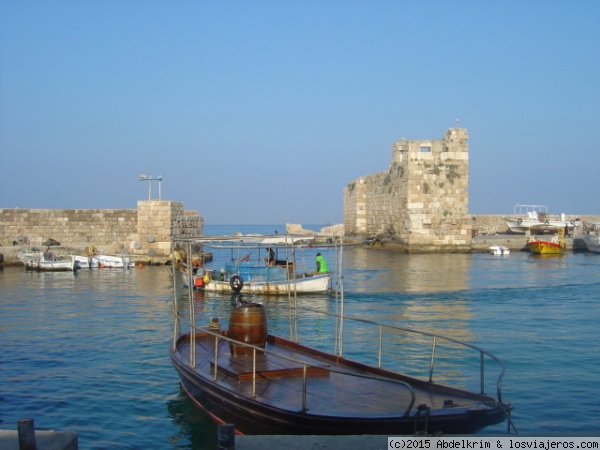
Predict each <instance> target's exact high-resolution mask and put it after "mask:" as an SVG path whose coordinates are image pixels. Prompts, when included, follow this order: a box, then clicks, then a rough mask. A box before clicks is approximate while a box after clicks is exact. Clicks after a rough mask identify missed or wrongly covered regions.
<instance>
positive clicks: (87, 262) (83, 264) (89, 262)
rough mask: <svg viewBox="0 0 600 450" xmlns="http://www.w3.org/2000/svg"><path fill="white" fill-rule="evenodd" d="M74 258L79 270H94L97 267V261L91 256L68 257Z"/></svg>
mask: <svg viewBox="0 0 600 450" xmlns="http://www.w3.org/2000/svg"><path fill="white" fill-rule="evenodd" d="M69 256H71V257H73V258H75V263H76V264H77V266H78V267H79V268H80V269H95V268H97V267H98V266H99V263H98V260H97V259H96V258H94V257H93V256H78V255H69Z"/></svg>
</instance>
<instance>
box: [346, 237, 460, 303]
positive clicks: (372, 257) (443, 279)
mask: <svg viewBox="0 0 600 450" xmlns="http://www.w3.org/2000/svg"><path fill="white" fill-rule="evenodd" d="M344 266H345V269H346V276H345V285H346V287H347V288H348V289H351V290H353V291H355V292H367V291H369V292H439V291H452V290H464V289H467V288H468V286H469V271H470V269H471V255H467V254H464V255H462V254H458V255H456V254H406V253H399V252H394V251H385V250H380V249H377V250H374V249H369V248H364V247H350V248H348V249H346V250H345V252H344Z"/></svg>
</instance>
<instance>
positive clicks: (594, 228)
mask: <svg viewBox="0 0 600 450" xmlns="http://www.w3.org/2000/svg"><path fill="white" fill-rule="evenodd" d="M582 239H583V243H584V244H585V247H586V248H587V249H588V250H589V251H590V252H593V253H600V222H584V223H583V236H582Z"/></svg>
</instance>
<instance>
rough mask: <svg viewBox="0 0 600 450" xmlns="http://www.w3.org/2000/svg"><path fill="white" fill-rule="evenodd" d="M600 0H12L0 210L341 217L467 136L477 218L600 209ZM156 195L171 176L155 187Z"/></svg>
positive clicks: (2, 32) (247, 219)
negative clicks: (168, 203) (355, 191)
mask: <svg viewBox="0 0 600 450" xmlns="http://www.w3.org/2000/svg"><path fill="white" fill-rule="evenodd" d="M599 21H600V2H599V1H595V0H570V1H567V0H563V1H555V0H546V1H541V0H538V1H528V0H518V1H517V0H503V1H500V0H497V1H493V0H490V1H480V0H452V1H450V0H444V1H434V0H423V1H417V0H404V1H402V0H394V1H391V0H379V1H367V0H364V1H357V0H329V1H328V0H319V1H317V0H301V1H295V0H289V1H280V0H276V1H275V0H274V1H268V0H264V1H261V0H244V1H241V0H238V1H236V0H222V1H202V0H196V1H182V0H179V1H177V0H174V1H167V0H119V1H116V0H112V1H111V0H103V1H99V0H87V1H79V0H54V1H51V2H49V1H46V0H37V1H34V0H0V208H16V207H19V208H52V209H53V208H57V209H80V208H81V209H97V208H100V209H121V208H136V207H137V202H138V201H139V200H147V199H148V196H149V195H148V194H149V192H148V185H149V183H148V182H147V181H142V182H140V181H139V179H138V176H139V175H141V174H144V175H147V176H149V177H152V178H158V177H159V176H161V177H162V181H161V182H160V193H161V198H162V199H163V200H174V201H180V202H183V203H184V206H185V208H186V209H188V210H196V211H198V213H199V214H200V215H201V216H203V217H204V220H205V223H206V224H210V225H213V224H282V223H299V224H336V223H342V222H343V189H344V187H345V186H346V185H347V184H349V183H350V182H351V181H352V180H354V179H356V178H358V177H361V176H365V175H369V174H371V173H376V172H381V171H385V170H387V169H388V168H389V165H390V162H391V150H392V145H393V143H394V142H396V141H398V140H400V139H402V138H406V139H409V140H421V139H426V140H433V139H442V138H443V136H444V135H445V133H446V130H447V129H448V128H452V127H455V126H457V119H458V120H459V123H460V126H461V127H464V128H466V129H467V130H468V132H469V180H470V186H469V212H470V213H471V214H509V213H512V211H513V207H514V205H515V204H517V203H521V204H542V205H547V206H548V208H549V212H550V213H552V214H559V213H567V214H582V215H583V214H593V215H600V204H599V202H598V197H597V195H596V194H597V193H598V192H600V177H599V176H598V175H597V174H598V168H599V167H600V136H599V133H600V26H598V23H599ZM151 188H152V192H151V196H152V198H158V193H159V182H158V181H154V182H152V184H151Z"/></svg>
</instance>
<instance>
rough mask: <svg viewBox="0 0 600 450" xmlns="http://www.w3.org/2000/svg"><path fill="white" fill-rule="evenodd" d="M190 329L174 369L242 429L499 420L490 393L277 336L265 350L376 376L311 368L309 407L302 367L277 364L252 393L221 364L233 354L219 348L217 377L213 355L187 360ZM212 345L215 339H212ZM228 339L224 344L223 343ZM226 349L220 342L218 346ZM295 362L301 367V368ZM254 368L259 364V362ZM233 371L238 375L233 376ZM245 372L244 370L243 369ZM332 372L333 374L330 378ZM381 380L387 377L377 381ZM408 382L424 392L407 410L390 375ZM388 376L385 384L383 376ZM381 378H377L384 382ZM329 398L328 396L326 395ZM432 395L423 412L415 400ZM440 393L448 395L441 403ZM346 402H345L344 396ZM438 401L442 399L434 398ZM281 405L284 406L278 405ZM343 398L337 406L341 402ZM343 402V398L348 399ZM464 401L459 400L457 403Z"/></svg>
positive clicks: (361, 428)
mask: <svg viewBox="0 0 600 450" xmlns="http://www.w3.org/2000/svg"><path fill="white" fill-rule="evenodd" d="M203 340H207V342H206V343H205V344H206V348H211V346H214V343H213V342H214V338H213V337H212V336H208V335H205V336H203V335H202V333H198V334H197V335H196V345H198V342H200V344H201V345H202V342H203ZM189 342H190V339H189V335H183V336H182V337H180V338H179V340H178V341H177V345H176V346H175V349H172V350H171V360H172V363H173V365H174V367H175V368H176V370H177V372H178V373H179V376H180V379H181V384H182V387H183V389H184V390H185V392H186V393H187V394H188V395H189V397H190V398H191V399H192V400H193V401H194V403H195V404H196V405H198V406H199V407H200V408H202V409H203V410H205V411H206V412H207V413H208V414H209V415H210V416H211V417H212V418H213V420H215V421H216V422H217V423H233V424H234V425H235V427H236V430H237V432H238V433H241V434H313V435H324V434H381V435H390V436H391V435H398V434H409V435H412V434H415V433H416V432H418V431H427V432H430V433H431V432H438V431H439V432H442V433H453V434H463V433H464V434H471V433H475V432H477V431H478V430H480V429H482V428H484V427H486V426H489V425H492V424H496V423H500V422H502V421H504V420H505V418H506V417H505V413H506V411H507V410H510V406H508V405H500V404H498V403H497V402H495V400H494V399H493V398H492V397H488V396H486V395H483V394H473V393H469V392H466V391H462V390H457V389H453V388H449V387H445V386H442V385H437V384H434V383H428V382H424V381H421V380H417V379H411V378H408V377H405V376H402V375H400V374H396V373H393V372H388V371H386V370H383V369H378V368H374V367H370V366H366V365H363V364H360V363H357V362H353V361H349V360H346V359H344V358H341V357H335V356H332V355H329V354H326V353H323V352H320V351H317V350H314V349H311V348H308V347H304V346H302V345H300V344H296V343H293V342H290V341H287V340H284V339H281V338H278V337H273V336H269V338H268V345H267V349H268V350H273V349H274V348H277V347H283V348H287V349H291V351H292V352H294V354H295V355H296V356H298V355H303V356H307V357H315V358H319V359H320V360H321V361H322V362H327V363H328V364H330V365H331V367H332V368H335V370H341V371H342V372H354V373H361V374H362V375H363V376H364V375H369V376H376V377H377V378H378V380H376V381H374V380H372V379H364V378H360V377H358V378H352V377H346V378H347V379H346V382H347V383H348V384H346V383H343V382H340V381H341V379H342V378H343V376H341V375H340V374H339V373H337V374H335V373H334V372H331V373H329V374H328V373H324V372H326V370H324V371H323V369H321V370H318V369H317V370H316V371H315V373H314V374H313V375H311V377H309V378H308V380H307V394H306V395H307V398H308V402H307V408H306V410H303V408H302V403H301V400H300V398H301V393H302V375H301V371H300V372H298V371H296V372H294V374H293V375H290V376H288V374H286V370H289V369H281V370H279V371H276V372H274V373H273V374H272V375H270V374H269V373H267V371H265V372H260V374H259V376H258V379H257V392H258V395H257V397H256V398H253V397H252V395H251V386H252V379H251V373H250V378H248V377H246V378H242V377H240V375H239V372H238V373H235V370H234V369H231V368H229V367H225V366H226V365H227V364H228V362H227V361H225V362H222V358H223V359H225V360H226V359H227V358H229V360H232V359H235V358H237V357H233V358H232V357H231V356H228V355H223V356H219V358H218V366H219V369H221V366H223V370H222V371H221V370H219V372H218V376H217V380H216V381H215V379H214V378H213V370H214V360H213V361H212V364H211V363H210V358H206V355H205V357H204V358H201V357H198V356H197V359H196V368H195V369H192V368H191V367H190V365H189V360H188V357H189ZM213 348H214V347H213ZM226 348H227V346H223V349H226ZM219 352H220V353H219V355H222V354H223V353H221V352H226V350H219ZM244 358H245V360H244V359H238V360H237V361H234V362H232V363H230V364H231V366H233V365H234V364H238V365H239V364H246V365H248V364H249V365H250V366H251V365H252V363H251V359H252V357H244ZM300 370H301V369H300ZM257 371H260V368H258V369H257ZM236 375H238V377H237V378H236ZM246 375H248V374H247V373H246ZM334 377H335V379H334ZM381 380H385V381H381ZM394 381H396V382H407V383H411V385H413V387H414V389H415V390H419V391H421V392H422V393H423V394H422V395H423V397H421V396H419V397H417V401H416V402H415V403H414V404H413V405H409V407H408V409H410V411H407V389H406V387H404V386H403V385H401V384H394V383H393V382H394ZM386 382H387V384H386ZM382 383H383V385H382ZM328 399H329V400H331V403H328ZM423 399H427V400H426V402H427V403H430V402H431V404H434V403H436V404H437V407H435V408H434V407H432V408H431V410H430V412H429V416H428V418H427V429H426V430H425V429H424V428H425V410H424V409H419V402H420V401H421V400H423ZM443 399H451V400H446V401H450V402H454V403H451V404H450V405H449V406H444V405H443V401H444V400H443ZM346 402H348V403H346ZM440 402H442V403H440ZM282 405H283V406H282ZM340 405H341V406H340ZM348 405H349V406H348ZM459 405H464V406H459Z"/></svg>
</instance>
